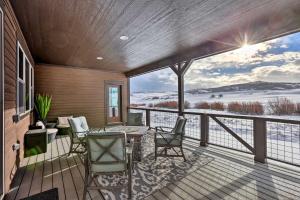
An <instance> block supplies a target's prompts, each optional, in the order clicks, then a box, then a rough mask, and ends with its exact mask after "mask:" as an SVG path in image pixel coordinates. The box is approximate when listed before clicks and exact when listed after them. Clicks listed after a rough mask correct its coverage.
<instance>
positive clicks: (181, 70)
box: [170, 60, 193, 116]
mask: <svg viewBox="0 0 300 200" xmlns="http://www.w3.org/2000/svg"><path fill="white" fill-rule="evenodd" d="M192 63H193V60H189V61H183V62H180V63H177V64H175V65H174V66H170V68H171V69H172V70H173V71H174V72H175V74H176V75H177V79H178V115H180V116H182V115H183V112H184V75H185V73H186V72H187V70H188V69H189V67H190V66H191V64H192Z"/></svg>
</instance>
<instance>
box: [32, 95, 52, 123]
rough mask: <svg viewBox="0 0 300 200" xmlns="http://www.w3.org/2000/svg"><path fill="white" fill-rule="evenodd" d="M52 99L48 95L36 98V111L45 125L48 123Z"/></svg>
mask: <svg viewBox="0 0 300 200" xmlns="http://www.w3.org/2000/svg"><path fill="white" fill-rule="evenodd" d="M51 101H52V97H51V96H49V95H47V94H43V95H41V94H37V95H36V97H35V109H36V112H37V115H38V118H39V120H41V121H42V122H43V123H44V124H45V125H46V122H47V115H48V112H49V111H50V108H51Z"/></svg>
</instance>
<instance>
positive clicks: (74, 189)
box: [6, 137, 300, 200]
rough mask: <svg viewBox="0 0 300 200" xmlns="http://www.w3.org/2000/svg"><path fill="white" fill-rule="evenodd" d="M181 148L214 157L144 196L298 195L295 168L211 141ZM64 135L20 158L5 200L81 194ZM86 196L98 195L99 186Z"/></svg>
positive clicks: (77, 166) (78, 167)
mask: <svg viewBox="0 0 300 200" xmlns="http://www.w3.org/2000/svg"><path fill="white" fill-rule="evenodd" d="M185 148H190V149H192V150H194V151H198V152H199V153H202V154H205V155H207V156H210V157H212V158H213V161H212V162H210V163H209V164H207V165H205V166H203V167H201V168H200V169H198V170H197V171H194V172H192V173H190V174H188V175H187V176H186V177H185V178H183V179H181V180H180V181H178V182H175V183H172V184H170V185H168V186H167V187H165V188H163V189H161V190H158V191H156V192H154V193H153V194H152V195H150V196H149V197H147V198H146V199H147V200H160V199H161V200H165V199H174V200H179V199H180V200H182V199H300V190H299V189H300V169H299V168H297V167H293V166H289V165H285V164H281V163H278V162H274V161H273V162H272V161H270V162H269V164H268V165H267V164H258V163H254V162H253V157H252V156H251V155H248V154H244V153H239V152H236V151H231V150H227V149H224V148H219V147H215V146H210V147H207V148H202V147H198V144H197V143H194V142H191V141H188V142H186V144H185ZM68 149H69V140H68V138H67V137H63V138H59V139H56V140H55V141H54V142H53V143H52V144H49V146H48V152H47V153H46V154H40V155H38V156H32V157H29V158H26V159H24V160H23V161H22V163H21V168H20V169H19V170H18V171H17V174H16V176H15V179H14V181H13V184H12V190H11V192H10V193H9V194H8V195H7V196H6V199H9V200H12V199H20V198H24V197H27V196H30V195H32V194H36V193H39V192H41V191H46V190H49V189H51V188H55V187H57V188H58V189H59V197H60V200H64V199H68V200H75V199H82V193H83V177H84V167H83V165H82V162H81V160H80V158H79V157H78V156H75V155H74V156H70V157H67V156H66V153H67V151H68ZM88 199H101V197H100V194H99V192H98V191H93V192H90V193H89V195H88Z"/></svg>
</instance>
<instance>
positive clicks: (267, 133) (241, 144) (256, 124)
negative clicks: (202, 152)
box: [128, 108, 300, 166]
mask: <svg viewBox="0 0 300 200" xmlns="http://www.w3.org/2000/svg"><path fill="white" fill-rule="evenodd" d="M128 110H129V111H130V112H143V113H144V115H143V116H144V118H143V121H144V122H145V124H146V125H147V126H150V127H155V126H168V127H173V126H174V124H175V122H176V118H177V115H178V111H175V110H163V109H153V108H128ZM184 116H185V117H186V118H187V124H186V131H185V132H186V137H189V138H193V139H196V140H200V141H201V145H203V146H205V145H206V144H214V145H218V146H222V147H225V148H229V149H234V150H238V151H243V152H247V153H251V154H253V155H254V159H255V160H256V161H259V162H264V160H265V159H266V158H270V159H274V160H278V161H282V162H286V163H289V164H293V165H298V166H300V121H298V120H289V119H273V118H268V117H257V116H245V115H233V114H213V113H204V112H184ZM203 117H206V118H207V122H206V121H203V119H204V118H203ZM202 118H203V119H202ZM203 122H206V123H203ZM201 130H202V132H203V133H201ZM205 134H207V135H205ZM204 138H205V139H204Z"/></svg>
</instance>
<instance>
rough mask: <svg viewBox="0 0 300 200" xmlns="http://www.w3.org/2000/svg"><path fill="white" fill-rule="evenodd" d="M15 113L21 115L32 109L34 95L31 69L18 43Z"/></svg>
mask: <svg viewBox="0 0 300 200" xmlns="http://www.w3.org/2000/svg"><path fill="white" fill-rule="evenodd" d="M17 48H18V49H17V53H18V55H17V58H18V61H17V72H18V82H17V87H18V88H17V91H18V92H17V99H18V102H17V104H18V105H17V113H18V114H23V113H26V112H28V111H30V110H32V108H33V105H34V104H33V102H34V98H33V97H34V93H33V86H34V84H33V74H34V73H33V67H32V65H31V64H30V62H29V60H28V58H27V57H26V55H25V53H24V51H23V49H22V47H21V45H20V43H18V46H17Z"/></svg>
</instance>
